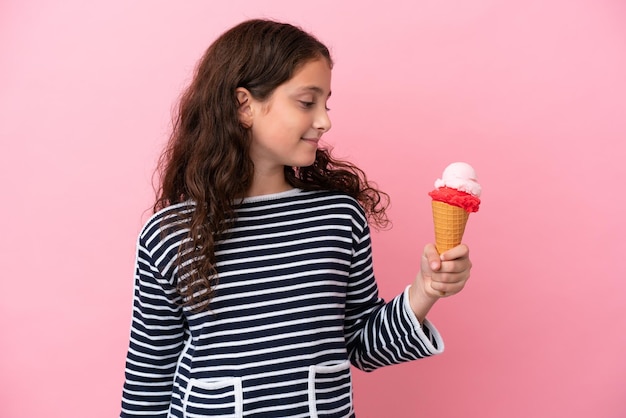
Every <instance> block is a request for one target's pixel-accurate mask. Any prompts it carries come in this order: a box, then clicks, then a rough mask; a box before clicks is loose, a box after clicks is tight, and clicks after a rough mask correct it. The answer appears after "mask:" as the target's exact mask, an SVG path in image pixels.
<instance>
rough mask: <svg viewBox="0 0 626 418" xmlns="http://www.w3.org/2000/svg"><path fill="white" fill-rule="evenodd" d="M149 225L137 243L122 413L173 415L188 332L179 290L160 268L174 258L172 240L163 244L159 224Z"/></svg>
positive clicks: (122, 415) (154, 415) (133, 414)
mask: <svg viewBox="0 0 626 418" xmlns="http://www.w3.org/2000/svg"><path fill="white" fill-rule="evenodd" d="M155 224H156V223H153V226H154V225H155ZM149 226H150V225H148V226H146V228H144V231H143V233H142V234H140V236H139V240H138V243H137V258H136V267H135V285H134V298H133V313H132V323H131V331H130V346H129V349H128V355H127V358H126V370H125V376H126V379H125V382H124V389H123V394H122V412H121V417H133V416H142V417H146V416H150V417H166V416H167V414H168V410H169V406H170V398H171V393H172V384H173V379H174V374H175V370H176V365H177V361H178V358H179V356H180V353H181V350H182V348H183V345H184V340H185V336H186V331H185V326H184V317H183V312H182V308H181V306H180V304H179V296H178V293H177V292H176V288H175V286H174V285H173V283H172V282H171V280H168V279H166V278H165V277H164V275H163V274H162V270H163V269H162V268H161V269H160V268H159V267H158V264H166V263H167V261H168V257H167V254H165V252H166V251H167V244H166V243H164V242H160V237H159V229H158V227H156V228H155V229H151V228H150V227H149ZM155 231H156V232H155ZM168 264H169V265H171V264H172V263H168ZM170 276H171V274H170Z"/></svg>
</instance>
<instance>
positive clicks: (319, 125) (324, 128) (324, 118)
mask: <svg viewBox="0 0 626 418" xmlns="http://www.w3.org/2000/svg"><path fill="white" fill-rule="evenodd" d="M313 127H314V128H315V129H316V130H318V131H320V132H321V133H326V132H328V131H329V130H330V128H331V127H332V123H331V122H330V118H329V117H328V110H326V108H325V107H323V108H321V109H320V110H319V111H318V112H317V114H316V115H315V120H314V121H313Z"/></svg>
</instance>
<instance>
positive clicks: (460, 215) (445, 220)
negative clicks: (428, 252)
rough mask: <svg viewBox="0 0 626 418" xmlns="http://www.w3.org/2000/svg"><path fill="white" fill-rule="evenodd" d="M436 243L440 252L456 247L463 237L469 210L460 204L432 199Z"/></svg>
mask: <svg viewBox="0 0 626 418" xmlns="http://www.w3.org/2000/svg"><path fill="white" fill-rule="evenodd" d="M432 206H433V222H434V224H435V245H436V247H437V251H438V252H439V254H441V253H443V252H445V251H448V250H449V249H450V248H453V247H456V246H457V245H459V244H460V243H461V240H462V239H463V232H465V224H467V219H468V218H469V212H467V211H465V209H463V208H460V207H458V206H452V205H449V204H447V203H443V202H439V201H436V200H433V201H432Z"/></svg>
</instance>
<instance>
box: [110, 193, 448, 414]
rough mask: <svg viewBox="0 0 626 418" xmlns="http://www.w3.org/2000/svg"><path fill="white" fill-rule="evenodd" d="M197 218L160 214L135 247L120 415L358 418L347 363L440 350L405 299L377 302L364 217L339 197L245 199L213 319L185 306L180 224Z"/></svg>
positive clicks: (225, 253)
mask: <svg viewBox="0 0 626 418" xmlns="http://www.w3.org/2000/svg"><path fill="white" fill-rule="evenodd" d="M193 209H194V205H193V204H191V203H184V204H178V205H174V206H171V207H168V208H166V209H163V210H162V211H160V212H158V213H157V214H155V215H154V216H153V217H152V218H151V219H150V220H149V221H148V222H147V223H146V225H145V226H144V228H143V230H142V231H141V233H140V235H139V239H138V244H137V263H136V271H135V290H134V300H133V317H132V324H131V334H130V347H129V350H128V356H127V361H126V380H125V383H124V390H123V398H122V413H121V417H136V416H142V417H148V416H149V417H163V418H165V417H211V416H219V417H272V418H276V417H353V416H354V409H353V404H352V383H351V376H350V364H352V365H354V366H356V367H358V368H359V369H362V370H365V371H371V370H374V369H376V368H378V367H381V366H385V365H391V364H397V363H401V362H405V361H410V360H414V359H418V358H422V357H426V356H429V355H432V354H437V353H440V352H441V351H442V350H443V342H442V340H441V337H440V335H439V333H438V332H437V330H436V329H435V328H434V326H433V325H432V324H431V323H430V322H428V321H425V323H424V326H423V328H422V327H420V325H419V322H418V321H417V319H416V318H415V316H414V314H413V313H412V311H411V308H410V306H409V303H408V294H407V291H405V292H404V293H402V294H400V295H399V296H397V297H396V298H394V299H393V300H391V301H390V302H389V303H387V304H385V302H384V301H383V300H382V299H381V298H379V296H378V289H377V285H376V282H375V278H374V274H373V268H372V254H371V245H370V235H369V228H368V225H367V221H366V218H365V215H364V212H363V209H362V208H361V207H360V206H359V204H358V203H357V202H356V201H355V200H354V199H352V198H350V197H348V196H346V195H344V194H340V193H336V192H306V191H302V190H298V189H294V190H291V191H288V192H283V193H278V194H274V195H268V196H259V197H254V198H248V199H245V200H244V201H243V203H242V205H241V207H240V208H239V209H238V210H237V211H236V216H237V220H236V223H235V224H234V226H233V228H232V230H230V234H229V236H228V238H227V239H225V240H224V241H222V242H220V243H219V245H218V246H217V247H216V248H217V251H216V256H217V265H216V268H217V271H218V274H219V283H218V285H217V286H216V288H215V296H214V298H213V299H212V300H211V302H210V306H209V309H208V310H205V311H203V312H201V313H194V312H193V311H192V310H190V309H189V308H187V307H182V306H181V303H180V302H181V297H180V296H179V294H178V293H177V291H176V281H177V271H178V268H177V265H178V260H177V258H178V257H179V247H180V246H181V244H182V243H184V242H186V241H187V240H188V237H187V234H188V229H187V228H186V227H185V226H184V225H185V224H184V223H181V222H180V218H178V217H177V216H176V215H177V214H180V213H183V214H186V215H189V214H190V213H191V211H193ZM185 256H186V257H187V259H186V260H184V261H189V259H191V258H192V257H193V254H184V253H183V255H180V257H185ZM407 289H408V288H407Z"/></svg>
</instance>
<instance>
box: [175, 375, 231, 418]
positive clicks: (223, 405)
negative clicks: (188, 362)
mask: <svg viewBox="0 0 626 418" xmlns="http://www.w3.org/2000/svg"><path fill="white" fill-rule="evenodd" d="M183 414H184V415H183V416H184V417H185V418H200V417H202V418H206V417H222V418H241V417H242V416H243V390H242V385H241V378H240V377H228V378H224V379H219V380H210V381H206V380H200V379H190V380H189V384H188V386H187V391H186V392H185V397H184V399H183Z"/></svg>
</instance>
